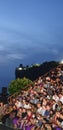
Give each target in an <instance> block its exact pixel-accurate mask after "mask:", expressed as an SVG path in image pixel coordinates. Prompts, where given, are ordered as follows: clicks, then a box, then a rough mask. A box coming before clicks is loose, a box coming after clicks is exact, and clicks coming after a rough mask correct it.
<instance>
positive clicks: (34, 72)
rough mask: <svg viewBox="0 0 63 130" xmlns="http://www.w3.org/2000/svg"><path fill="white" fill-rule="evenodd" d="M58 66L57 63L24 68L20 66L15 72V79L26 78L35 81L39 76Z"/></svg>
mask: <svg viewBox="0 0 63 130" xmlns="http://www.w3.org/2000/svg"><path fill="white" fill-rule="evenodd" d="M58 65H59V62H55V61H50V62H44V63H43V64H35V65H33V66H30V67H29V66H26V67H23V65H22V64H20V66H19V67H18V68H16V70H15V77H16V78H23V77H26V78H28V79H30V80H32V81H34V80H35V79H37V78H38V77H39V76H42V75H44V74H45V73H47V72H48V71H50V70H51V69H53V68H55V67H57V66H58Z"/></svg>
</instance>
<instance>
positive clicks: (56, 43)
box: [0, 0, 63, 88]
mask: <svg viewBox="0 0 63 130" xmlns="http://www.w3.org/2000/svg"><path fill="white" fill-rule="evenodd" d="M62 59H63V0H0V88H1V87H3V86H8V84H9V83H10V81H11V80H12V79H14V78H15V68H16V67H18V66H19V64H20V63H22V64H23V65H31V64H35V63H42V62H44V61H51V60H56V61H59V60H62Z"/></svg>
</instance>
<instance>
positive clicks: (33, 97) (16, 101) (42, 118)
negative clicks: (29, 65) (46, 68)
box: [2, 67, 63, 130]
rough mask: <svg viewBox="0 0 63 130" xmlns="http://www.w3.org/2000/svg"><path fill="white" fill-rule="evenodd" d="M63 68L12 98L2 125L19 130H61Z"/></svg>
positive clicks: (62, 120)
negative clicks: (8, 111)
mask: <svg viewBox="0 0 63 130" xmlns="http://www.w3.org/2000/svg"><path fill="white" fill-rule="evenodd" d="M62 69H63V68H62V67H58V68H56V69H54V70H53V71H50V72H49V73H48V74H47V75H46V76H43V77H39V79H37V80H36V81H35V82H34V86H33V87H32V86H31V87H30V88H29V89H28V90H22V91H21V93H20V94H19V95H18V96H16V97H13V98H12V100H11V102H9V103H8V104H7V107H9V109H10V114H8V113H5V115H4V116H3V118H2V123H3V124H5V125H6V126H8V127H11V128H14V129H20V130H63V70H62Z"/></svg>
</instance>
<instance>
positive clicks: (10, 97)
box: [8, 64, 62, 102]
mask: <svg viewBox="0 0 63 130" xmlns="http://www.w3.org/2000/svg"><path fill="white" fill-rule="evenodd" d="M60 66H62V64H59V65H58V66H56V67H54V68H53V69H51V70H50V71H48V72H47V73H45V74H44V75H42V76H40V77H41V78H43V77H46V76H47V75H48V74H49V73H50V72H51V71H54V70H55V69H56V68H57V67H60ZM37 81H38V79H36V80H35V81H34V83H35V82H37ZM29 87H31V85H30V84H29V85H27V86H26V87H25V88H22V89H21V91H22V90H26V89H27V88H29ZM21 91H19V92H16V93H14V94H13V95H11V96H9V97H8V101H9V102H11V100H12V98H13V97H16V96H17V95H18V94H20V93H21Z"/></svg>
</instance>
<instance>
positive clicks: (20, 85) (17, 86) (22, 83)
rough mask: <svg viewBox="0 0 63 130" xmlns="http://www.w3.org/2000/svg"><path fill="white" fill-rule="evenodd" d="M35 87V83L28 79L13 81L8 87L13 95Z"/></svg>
mask: <svg viewBox="0 0 63 130" xmlns="http://www.w3.org/2000/svg"><path fill="white" fill-rule="evenodd" d="M29 84H30V85H33V82H32V81H31V80H29V79H27V78H25V77H24V78H22V79H20V78H17V79H16V80H13V81H11V83H10V84H9V86H8V91H9V93H10V94H11V95H12V94H14V93H16V92H19V91H20V90H21V89H25V87H26V86H28V85H29Z"/></svg>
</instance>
